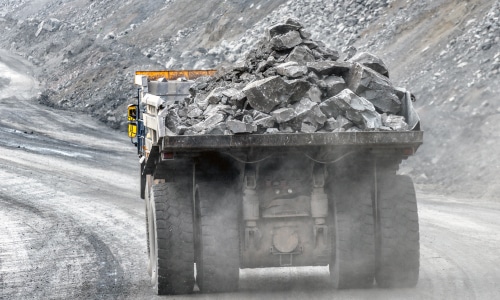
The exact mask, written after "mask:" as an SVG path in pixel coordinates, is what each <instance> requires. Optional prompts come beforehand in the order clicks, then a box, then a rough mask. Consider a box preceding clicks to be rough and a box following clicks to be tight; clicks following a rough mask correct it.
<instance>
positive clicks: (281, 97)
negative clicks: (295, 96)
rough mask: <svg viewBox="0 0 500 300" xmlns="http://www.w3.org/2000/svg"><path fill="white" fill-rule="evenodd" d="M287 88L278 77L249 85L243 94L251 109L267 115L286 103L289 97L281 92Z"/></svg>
mask: <svg viewBox="0 0 500 300" xmlns="http://www.w3.org/2000/svg"><path fill="white" fill-rule="evenodd" d="M287 88H288V85H287V83H286V82H285V81H284V80H283V79H282V78H281V77H280V76H272V77H268V78H264V79H261V80H257V81H254V82H252V83H249V84H248V85H247V86H246V87H245V88H244V89H243V93H244V94H245V95H246V97H247V99H248V103H249V104H250V105H251V106H252V107H253V108H255V109H257V110H260V111H262V112H265V113H269V112H270V111H271V110H273V108H275V107H276V106H277V105H279V104H281V103H286V102H288V99H289V98H290V96H289V95H288V94H287V93H284V92H283V91H286V90H287Z"/></svg>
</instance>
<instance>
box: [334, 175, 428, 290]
mask: <svg viewBox="0 0 500 300" xmlns="http://www.w3.org/2000/svg"><path fill="white" fill-rule="evenodd" d="M333 186H334V188H333V189H332V191H331V192H330V207H331V208H332V210H333V221H332V222H333V224H332V225H333V226H332V227H333V228H334V229H335V230H332V231H331V232H332V235H331V240H332V258H331V262H330V276H331V279H332V284H333V286H334V287H335V288H339V289H347V288H368V287H371V286H373V283H374V279H375V280H376V282H377V285H378V286H379V287H384V288H406V287H414V286H415V285H416V284H417V282H418V275H419V257H420V254H419V227H418V212H417V202H416V196H415V189H414V187H413V182H412V180H411V178H409V177H407V176H392V177H388V178H384V179H383V180H380V181H379V183H378V186H377V190H378V192H377V195H376V197H372V195H374V190H372V188H371V186H372V185H370V184H369V183H367V182H362V181H359V182H356V181H352V180H346V181H341V182H336V184H335V185H333ZM375 199H376V201H374V200H375Z"/></svg>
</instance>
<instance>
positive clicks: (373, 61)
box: [349, 52, 389, 77]
mask: <svg viewBox="0 0 500 300" xmlns="http://www.w3.org/2000/svg"><path fill="white" fill-rule="evenodd" d="M349 61H351V62H357V63H360V64H362V65H363V66H365V67H368V68H370V69H372V70H374V71H375V72H377V73H379V74H381V75H384V76H385V77H389V70H388V68H387V66H386V65H385V63H384V62H383V61H382V59H380V58H379V57H378V56H376V55H374V54H372V53H369V52H359V53H357V54H356V55H354V56H353V57H352V58H351V59H349Z"/></svg>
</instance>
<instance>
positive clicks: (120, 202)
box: [0, 52, 500, 299]
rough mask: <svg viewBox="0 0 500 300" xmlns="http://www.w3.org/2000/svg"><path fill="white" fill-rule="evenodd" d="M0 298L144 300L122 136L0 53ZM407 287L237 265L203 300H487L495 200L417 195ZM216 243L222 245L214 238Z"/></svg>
mask: <svg viewBox="0 0 500 300" xmlns="http://www.w3.org/2000/svg"><path fill="white" fill-rule="evenodd" d="M0 83H1V85H0V89H1V93H0V115H1V118H0V136H1V138H0V299H26V298H28V299H32V298H35V299H49V298H55V299H71V298H73V299H88V298H92V299H99V298H101V299H112V298H120V299H122V298H129V299H151V298H155V295H154V293H153V290H152V288H151V287H150V286H149V279H148V275H147V269H146V267H147V257H146V240H145V224H144V211H143V209H144V203H143V201H142V200H141V199H140V198H139V197H138V188H139V187H138V168H137V157H136V156H135V154H134V148H133V147H132V145H131V144H130V143H129V141H128V140H127V139H126V138H125V137H124V134H121V133H118V132H115V131H110V130H109V129H107V128H105V127H103V126H101V125H99V124H97V122H96V121H94V120H92V119H90V118H88V117H85V116H81V115H78V114H77V113H71V112H64V111H55V110H51V109H48V108H47V107H43V106H39V105H37V104H36V103H35V102H33V101H32V100H29V99H30V98H31V97H32V96H33V95H34V94H36V92H37V84H36V82H35V81H34V80H33V79H32V78H31V77H30V76H29V65H27V64H26V63H25V62H22V61H20V60H19V59H18V58H16V57H14V56H12V55H9V54H8V53H5V52H0ZM418 196H419V213H420V230H421V276H420V281H419V284H418V286H417V287H416V288H415V289H403V290H383V289H375V288H374V289H368V290H351V291H336V290H332V289H331V288H329V283H328V268H319V267H317V268H310V267H304V268H284V269H267V270H241V271H240V275H241V276H240V277H241V280H240V290H239V291H238V293H233V294H221V295H188V296H183V297H175V298H176V299H179V298H185V299H190V298H197V299H199V298H203V299H305V298H312V299H332V298H335V299H353V298H356V299H493V298H495V297H496V296H498V294H500V287H499V286H498V284H497V283H498V282H500V268H499V267H498V265H500V258H499V255H498V249H500V235H499V234H498V232H500V219H499V218H498V214H499V213H500V205H499V204H497V203H493V202H474V203H468V202H466V201H462V200H458V199H451V198H445V197H441V196H437V195H435V193H429V194H425V193H422V192H419V193H418ZM221 246H223V245H221Z"/></svg>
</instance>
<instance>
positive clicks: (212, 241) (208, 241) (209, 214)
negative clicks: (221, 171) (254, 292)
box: [195, 181, 241, 293]
mask: <svg viewBox="0 0 500 300" xmlns="http://www.w3.org/2000/svg"><path fill="white" fill-rule="evenodd" d="M238 195H239V194H238V193H237V192H236V190H235V188H234V186H231V184H230V183H228V182H224V181H209V182H202V183H199V184H198V185H197V191H196V195H195V220H196V221H195V222H196V239H197V242H196V248H197V249H196V281H197V284H198V286H199V288H200V290H201V292H203V293H219V292H231V291H235V290H237V289H238V281H239V267H240V261H239V255H240V253H239V231H238V228H239V225H238V224H239V223H238V217H239V203H240V202H241V199H239V198H238ZM240 197H241V196H240Z"/></svg>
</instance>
